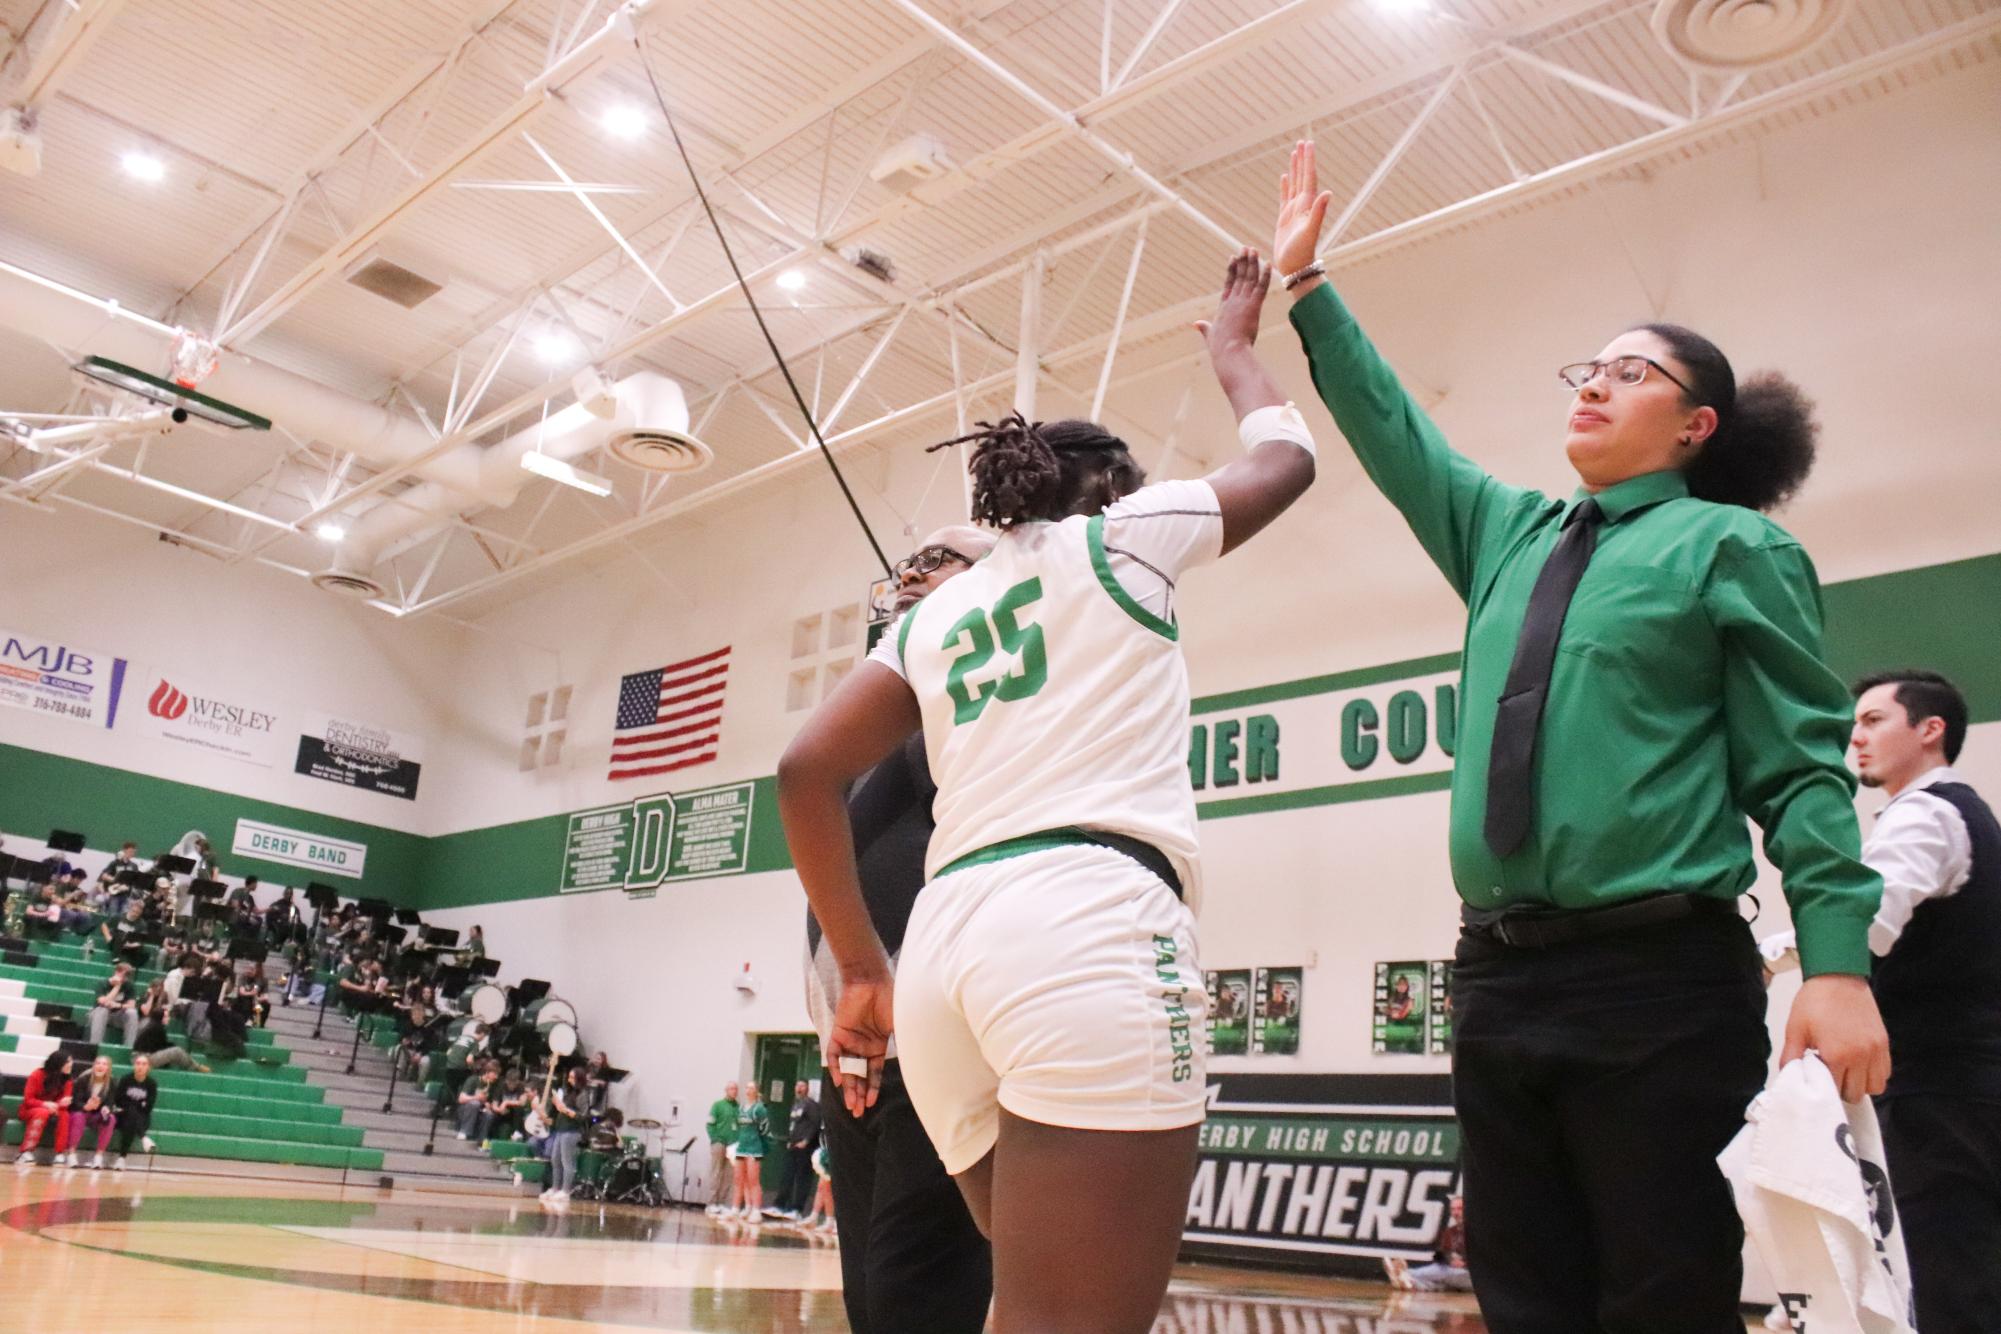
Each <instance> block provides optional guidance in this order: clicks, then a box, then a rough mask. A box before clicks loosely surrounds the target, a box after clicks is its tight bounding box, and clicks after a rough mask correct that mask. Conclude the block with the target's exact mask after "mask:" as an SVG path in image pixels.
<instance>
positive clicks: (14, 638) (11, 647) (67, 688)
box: [0, 630, 127, 727]
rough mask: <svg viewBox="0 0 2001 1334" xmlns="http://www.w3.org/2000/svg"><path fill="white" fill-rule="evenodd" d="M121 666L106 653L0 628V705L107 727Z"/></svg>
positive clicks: (113, 715) (120, 683)
mask: <svg viewBox="0 0 2001 1334" xmlns="http://www.w3.org/2000/svg"><path fill="white" fill-rule="evenodd" d="M126 670H127V663H126V661H125V659H123V658H115V657H113V656H111V655H110V654H109V653H99V652H98V651H97V650H95V649H88V648H79V647H78V646H76V645H75V644H64V643H60V642H58V641H56V640H53V639H40V638H37V637H36V636H34V635H17V634H14V633H12V632H11V631H7V630H0V704H4V705H9V706H11V707H13V708H17V709H28V710H31V711H32V712H35V713H39V714H41V715H42V716H43V717H45V718H67V719H69V720H70V721H71V722H78V723H88V724H89V725H91V726H93V727H110V726H111V725H112V724H113V723H114V722H116V721H117V720H118V698H119V694H120V692H121V691H122V690H123V689H124V686H125V673H126Z"/></svg>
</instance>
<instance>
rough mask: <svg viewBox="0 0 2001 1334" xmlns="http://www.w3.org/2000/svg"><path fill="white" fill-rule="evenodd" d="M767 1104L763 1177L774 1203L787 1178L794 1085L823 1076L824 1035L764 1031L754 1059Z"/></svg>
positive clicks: (767, 1195) (766, 1192) (766, 1197)
mask: <svg viewBox="0 0 2001 1334" xmlns="http://www.w3.org/2000/svg"><path fill="white" fill-rule="evenodd" d="M751 1069H752V1070H754V1071H756V1072H757V1073H756V1078H757V1086H758V1088H759V1089H760V1090H762V1091H763V1093H764V1105H765V1107H766V1108H768V1109H769V1111H770V1113H771V1140H772V1147H771V1152H770V1153H768V1154H766V1155H765V1157H764V1167H763V1170H762V1173H761V1176H760V1179H761V1180H762V1181H763V1182H764V1202H765V1203H766V1204H770V1203H771V1202H772V1200H773V1199H774V1198H776V1196H777V1194H778V1187H779V1186H780V1185H781V1184H782V1183H783V1182H784V1180H785V1132H786V1128H787V1126H789V1125H790V1124H791V1118H792V1103H793V1097H792V1088H793V1086H794V1085H795V1084H797V1083H798V1082H799V1081H800V1080H802V1079H803V1080H806V1081H807V1082H808V1083H811V1082H813V1081H815V1080H817V1079H819V1078H820V1077H821V1067H820V1038H819V1035H818V1034H815V1033H760V1034H758V1035H757V1049H756V1052H755V1054H754V1056H753V1059H752V1062H751Z"/></svg>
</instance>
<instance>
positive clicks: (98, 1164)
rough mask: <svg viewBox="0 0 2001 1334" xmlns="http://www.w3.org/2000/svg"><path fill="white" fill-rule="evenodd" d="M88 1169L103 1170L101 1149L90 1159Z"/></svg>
mask: <svg viewBox="0 0 2001 1334" xmlns="http://www.w3.org/2000/svg"><path fill="white" fill-rule="evenodd" d="M90 1170H91V1171H93V1172H101V1171H103V1170H104V1153H103V1151H102V1150H99V1151H98V1155H97V1157H95V1158H93V1159H91V1160H90Z"/></svg>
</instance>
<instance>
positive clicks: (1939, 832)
mask: <svg viewBox="0 0 2001 1334" xmlns="http://www.w3.org/2000/svg"><path fill="white" fill-rule="evenodd" d="M1964 781H1965V780H1964V779H1962V778H1961V777H1960V776H1959V775H1958V774H1957V773H1955V772H1954V771H1953V769H1952V766H1951V765H1946V764H1941V765H1939V766H1937V767H1936V768H1932V769H1927V770H1926V771H1925V772H1924V773H1922V774H1919V775H1918V776H1917V777H1916V778H1914V779H1912V780H1911V783H1910V786H1908V787H1906V788H1905V789H1904V790H1903V791H1902V792H1899V793H1898V794H1897V795H1896V796H1894V797H1892V798H1891V799H1890V804H1889V805H1887V806H1885V807H1884V808H1883V809H1882V811H1881V812H1879V813H1878V814H1877V816H1876V826H1875V828H1874V829H1872V830H1871V831H1870V833H1869V837H1868V838H1867V839H1865V840H1864V841H1863V844H1862V860H1863V862H1864V864H1866V865H1867V866H1868V867H1869V868H1870V869H1871V870H1873V871H1875V872H1876V873H1877V874H1878V875H1881V876H1882V877H1883V903H1882V906H1881V907H1879V908H1878V909H1877V910H1876V919H1875V920H1874V921H1873V922H1871V923H1870V924H1869V951H1870V953H1872V954H1875V955H1876V956H1877V957H1879V958H1880V957H1882V956H1883V955H1885V954H1888V953H1889V952H1890V948H1891V946H1893V945H1895V944H1896V943H1897V941H1898V940H1899V939H1900V938H1901V937H1902V936H1903V934H1904V928H1905V927H1907V926H1909V925H1910V924H1911V914H1912V913H1914V912H1916V911H1917V909H1918V905H1919V904H1921V903H1924V902H1926V901H1927V900H1930V899H1943V898H1948V897H1950V896H1952V895H1954V894H1957V893H1958V892H1959V891H1960V890H1961V889H1963V888H1965V886H1966V881H1967V877H1968V876H1970V875H1971V874H1972V873H1973V841H1972V839H1971V838H1970V837H1969V836H1968V835H1967V832H1966V821H1965V820H1964V819H1963V818H1962V817H1961V816H1960V813H1959V808H1958V807H1956V806H1954V805H1953V804H1952V803H1951V802H1949V801H1947V800H1946V799H1945V798H1944V797H1940V796H1935V795H1933V794H1932V793H1931V792H1930V791H1928V790H1927V789H1929V788H1930V787H1931V786H1932V785H1933V784H1935V783H1959V782H1964ZM1758 948H1759V950H1760V951H1761V952H1762V953H1763V954H1764V956H1765V964H1766V966H1767V967H1769V968H1771V969H1772V970H1773V971H1774V972H1783V971H1785V970H1786V969H1788V968H1795V967H1798V965H1799V955H1798V952H1797V948H1796V941H1795V939H1794V934H1793V933H1792V932H1791V931H1779V932H1775V933H1774V934H1772V935H1769V936H1767V937H1765V938H1764V939H1763V940H1761V941H1759V942H1758Z"/></svg>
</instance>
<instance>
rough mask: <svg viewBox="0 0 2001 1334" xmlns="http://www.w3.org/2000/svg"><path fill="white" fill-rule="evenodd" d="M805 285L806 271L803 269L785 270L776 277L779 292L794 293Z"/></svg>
mask: <svg viewBox="0 0 2001 1334" xmlns="http://www.w3.org/2000/svg"><path fill="white" fill-rule="evenodd" d="M805 285H806V271H805V270H804V269H787V270H785V272H783V273H781V274H779V275H778V290H780V291H781V292H796V291H798V290H799V289H800V288H802V287H804V286H805Z"/></svg>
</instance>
